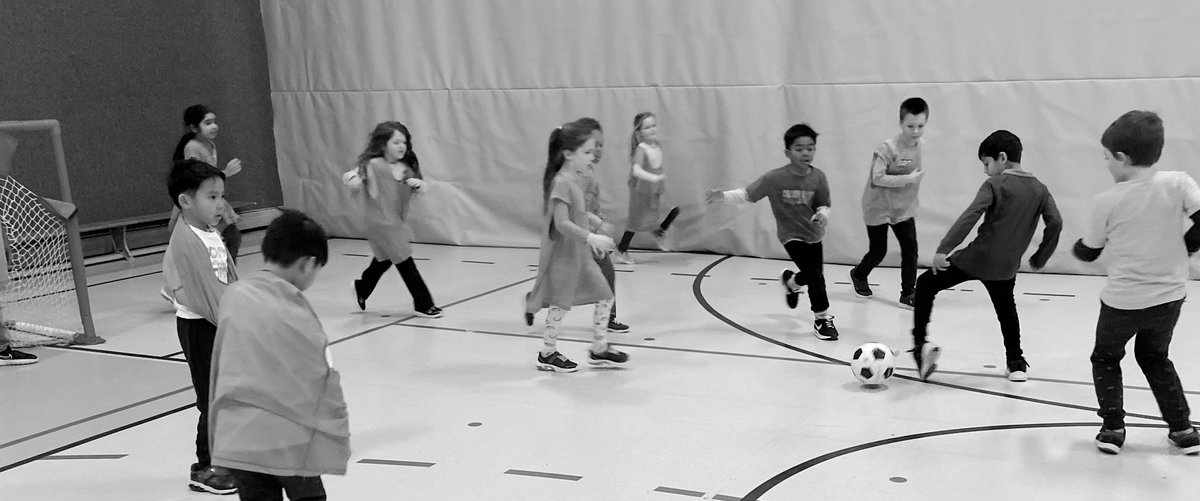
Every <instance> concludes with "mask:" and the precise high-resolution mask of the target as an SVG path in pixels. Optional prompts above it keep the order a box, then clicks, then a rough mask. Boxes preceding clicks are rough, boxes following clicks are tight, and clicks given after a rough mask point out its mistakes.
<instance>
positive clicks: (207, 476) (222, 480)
mask: <svg viewBox="0 0 1200 501" xmlns="http://www.w3.org/2000/svg"><path fill="white" fill-rule="evenodd" d="M188 488H190V489H192V490H193V491H196V492H207V493H210V494H233V493H235V492H237V490H238V487H237V480H234V478H233V475H230V474H229V470H226V469H225V468H221V467H220V466H203V467H202V466H200V465H199V464H193V465H192V475H191V479H190V480H189V481H188Z"/></svg>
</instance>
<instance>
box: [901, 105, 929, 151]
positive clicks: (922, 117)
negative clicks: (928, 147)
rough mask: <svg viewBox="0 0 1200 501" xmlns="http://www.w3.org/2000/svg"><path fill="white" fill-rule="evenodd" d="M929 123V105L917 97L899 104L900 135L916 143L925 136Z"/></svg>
mask: <svg viewBox="0 0 1200 501" xmlns="http://www.w3.org/2000/svg"><path fill="white" fill-rule="evenodd" d="M928 122H929V104H928V103H926V102H925V100H924V99H921V98H919V97H910V98H908V99H905V100H904V102H902V103H900V134H901V135H903V136H906V137H908V138H909V139H912V140H913V141H916V140H918V139H921V136H923V135H924V134H925V124H926V123H928Z"/></svg>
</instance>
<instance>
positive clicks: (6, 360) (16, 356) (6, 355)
mask: <svg viewBox="0 0 1200 501" xmlns="http://www.w3.org/2000/svg"><path fill="white" fill-rule="evenodd" d="M37 361H38V357H37V355H30V354H28V353H25V352H23V351H17V350H14V349H12V346H9V347H7V348H5V349H4V351H0V366H3V365H29V364H36V363H37Z"/></svg>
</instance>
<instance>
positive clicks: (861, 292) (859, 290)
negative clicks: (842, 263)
mask: <svg viewBox="0 0 1200 501" xmlns="http://www.w3.org/2000/svg"><path fill="white" fill-rule="evenodd" d="M850 284H851V285H853V286H854V293H855V294H856V295H858V297H871V296H872V295H874V293H873V292H871V286H870V284H867V279H865V278H858V276H857V275H855V274H854V268H850Z"/></svg>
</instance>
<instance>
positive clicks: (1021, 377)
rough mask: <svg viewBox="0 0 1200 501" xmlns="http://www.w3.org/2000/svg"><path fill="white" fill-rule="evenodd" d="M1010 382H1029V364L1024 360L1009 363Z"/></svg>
mask: <svg viewBox="0 0 1200 501" xmlns="http://www.w3.org/2000/svg"><path fill="white" fill-rule="evenodd" d="M1007 372H1008V380H1009V381H1012V382H1014V383H1024V382H1025V381H1028V380H1029V362H1026V361H1025V359H1024V358H1022V359H1020V360H1017V361H1015V362H1009V363H1008V371H1007Z"/></svg>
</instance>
